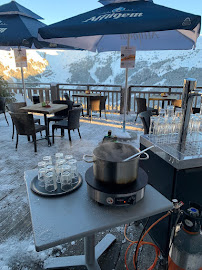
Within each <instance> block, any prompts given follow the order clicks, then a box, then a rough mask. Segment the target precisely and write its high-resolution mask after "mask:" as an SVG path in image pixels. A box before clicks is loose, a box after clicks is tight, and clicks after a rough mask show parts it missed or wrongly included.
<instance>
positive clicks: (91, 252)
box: [84, 234, 95, 265]
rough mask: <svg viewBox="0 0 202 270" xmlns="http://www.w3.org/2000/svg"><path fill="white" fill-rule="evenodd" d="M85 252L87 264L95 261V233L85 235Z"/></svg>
mask: <svg viewBox="0 0 202 270" xmlns="http://www.w3.org/2000/svg"><path fill="white" fill-rule="evenodd" d="M84 254H85V260H86V264H89V265H91V264H94V263H95V235H94V234H93V235H90V236H86V237H84Z"/></svg>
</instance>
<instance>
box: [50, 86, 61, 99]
mask: <svg viewBox="0 0 202 270" xmlns="http://www.w3.org/2000/svg"><path fill="white" fill-rule="evenodd" d="M50 89H51V102H53V100H58V99H60V97H59V85H58V84H55V83H51V86H50Z"/></svg>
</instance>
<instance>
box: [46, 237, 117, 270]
mask: <svg viewBox="0 0 202 270" xmlns="http://www.w3.org/2000/svg"><path fill="white" fill-rule="evenodd" d="M115 240H116V237H115V236H114V235H112V234H107V235H106V236H105V237H104V238H103V239H102V240H101V241H100V242H99V243H98V244H97V245H96V246H95V235H91V236H86V237H84V255H80V256H68V257H59V258H49V259H47V260H46V261H45V262H44V269H53V268H67V267H70V266H83V265H84V266H86V268H87V269H88V270H101V268H100V266H99V264H98V262H97V260H98V259H99V257H100V256H101V255H102V254H103V253H104V251H105V250H106V249H108V248H109V247H110V245H111V244H112V243H113V242H114V241H115Z"/></svg>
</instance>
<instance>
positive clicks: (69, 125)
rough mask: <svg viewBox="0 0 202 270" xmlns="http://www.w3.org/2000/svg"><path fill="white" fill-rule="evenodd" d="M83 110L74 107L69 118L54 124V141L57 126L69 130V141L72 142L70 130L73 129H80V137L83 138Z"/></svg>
mask: <svg viewBox="0 0 202 270" xmlns="http://www.w3.org/2000/svg"><path fill="white" fill-rule="evenodd" d="M81 112H82V108H74V109H73V110H70V111H69V113H68V118H66V119H64V120H62V121H59V122H57V123H55V124H53V125H52V140H53V143H54V138H55V136H54V131H55V129H56V128H61V130H65V129H67V130H68V136H69V141H70V142H71V135H70V131H71V130H75V129H77V130H78V133H79V137H80V139H81V134H80V131H79V127H80V121H79V120H80V115H81Z"/></svg>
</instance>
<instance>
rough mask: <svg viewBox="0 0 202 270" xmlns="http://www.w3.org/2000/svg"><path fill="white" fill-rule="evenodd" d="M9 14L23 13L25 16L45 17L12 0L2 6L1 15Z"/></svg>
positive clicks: (0, 7) (0, 8)
mask: <svg viewBox="0 0 202 270" xmlns="http://www.w3.org/2000/svg"><path fill="white" fill-rule="evenodd" d="M8 14H12V15H13V14H18V15H23V16H27V17H31V18H33V19H36V20H42V19H43V18H41V17H40V16H39V15H37V14H35V13H34V12H32V11H31V10H29V9H27V8H25V7H23V6H21V5H20V4H18V3H17V2H16V1H11V2H9V3H7V4H4V5H2V6H0V15H8Z"/></svg>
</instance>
